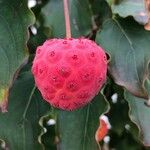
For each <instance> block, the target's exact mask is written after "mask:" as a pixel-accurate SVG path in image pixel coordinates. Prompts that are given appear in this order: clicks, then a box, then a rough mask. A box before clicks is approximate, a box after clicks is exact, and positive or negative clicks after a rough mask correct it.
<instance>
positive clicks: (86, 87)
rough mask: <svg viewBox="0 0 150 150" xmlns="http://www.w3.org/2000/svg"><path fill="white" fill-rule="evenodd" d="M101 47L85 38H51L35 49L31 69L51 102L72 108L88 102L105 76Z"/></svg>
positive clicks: (44, 94)
mask: <svg viewBox="0 0 150 150" xmlns="http://www.w3.org/2000/svg"><path fill="white" fill-rule="evenodd" d="M106 72H107V59H106V54H105V52H104V50H103V49H102V48H101V47H99V46H98V45H97V44H96V43H94V42H93V41H91V40H88V39H51V40H47V41H46V42H45V43H44V44H43V45H42V46H39V47H38V48H37V50H36V55H35V59H34V61H33V66H32V73H33V75H34V79H35V83H36V86H37V87H38V89H39V90H40V92H41V94H42V96H43V98H44V99H45V100H46V101H47V102H49V103H50V104H51V105H52V106H54V107H57V108H61V109H64V110H75V109H77V108H80V107H82V106H84V105H86V104H87V103H89V102H90V101H91V100H92V99H93V97H94V96H95V95H96V94H97V93H98V92H99V90H100V89H101V87H102V85H103V84H104V82H105V80H106Z"/></svg>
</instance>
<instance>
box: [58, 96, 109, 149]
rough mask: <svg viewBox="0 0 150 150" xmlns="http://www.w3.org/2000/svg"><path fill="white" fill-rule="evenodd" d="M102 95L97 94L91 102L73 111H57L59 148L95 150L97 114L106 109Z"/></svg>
mask: <svg viewBox="0 0 150 150" xmlns="http://www.w3.org/2000/svg"><path fill="white" fill-rule="evenodd" d="M107 108H108V107H107V104H106V101H105V100H104V97H103V96H102V95H101V94H99V95H98V96H96V97H95V98H94V100H93V101H92V103H90V104H88V105H87V106H85V107H84V108H81V109H79V110H76V111H73V112H66V111H59V112H58V127H59V134H60V145H59V148H60V149H61V150H96V149H98V147H97V143H96V140H95V132H96V130H97V128H98V126H99V116H100V115H101V114H102V113H104V112H105V111H106V109H107Z"/></svg>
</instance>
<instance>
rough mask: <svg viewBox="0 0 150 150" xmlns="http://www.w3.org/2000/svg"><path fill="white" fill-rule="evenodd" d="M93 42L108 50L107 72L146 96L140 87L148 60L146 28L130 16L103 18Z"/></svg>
mask: <svg viewBox="0 0 150 150" xmlns="http://www.w3.org/2000/svg"><path fill="white" fill-rule="evenodd" d="M96 40H97V42H98V43H99V44H101V46H102V47H103V48H104V49H105V50H106V52H108V53H109V55H110V58H111V61H110V63H109V68H108V69H109V72H110V73H111V75H112V76H113V78H114V80H115V82H116V83H117V84H119V85H121V86H124V87H125V88H126V89H127V90H129V91H130V92H131V93H132V94H134V95H136V96H139V97H143V98H148V93H147V90H146V89H145V87H144V82H145V79H146V78H147V77H148V64H149V61H150V50H149V47H150V32H148V31H145V30H144V28H143V26H141V25H139V24H138V23H136V22H135V21H134V20H133V19H132V18H126V19H114V20H112V19H110V20H107V21H106V22H104V24H103V28H102V30H101V32H99V33H98V34H97V38H96Z"/></svg>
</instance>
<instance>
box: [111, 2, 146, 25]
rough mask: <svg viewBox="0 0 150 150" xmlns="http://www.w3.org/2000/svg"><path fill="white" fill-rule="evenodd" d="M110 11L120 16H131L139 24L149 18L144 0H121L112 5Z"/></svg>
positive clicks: (144, 22)
mask: <svg viewBox="0 0 150 150" xmlns="http://www.w3.org/2000/svg"><path fill="white" fill-rule="evenodd" d="M112 11H113V13H115V14H119V15H120V16H121V17H127V16H133V17H134V19H135V20H136V21H137V22H139V23H141V24H146V23H147V22H148V19H149V16H148V12H147V9H146V7H145V0H122V1H120V2H118V3H117V4H116V5H115V4H114V5H112Z"/></svg>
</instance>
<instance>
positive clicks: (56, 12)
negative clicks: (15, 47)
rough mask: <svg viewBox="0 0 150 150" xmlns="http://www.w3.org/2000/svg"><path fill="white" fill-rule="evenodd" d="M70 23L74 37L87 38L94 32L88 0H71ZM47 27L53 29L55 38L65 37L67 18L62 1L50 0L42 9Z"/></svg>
mask: <svg viewBox="0 0 150 150" xmlns="http://www.w3.org/2000/svg"><path fill="white" fill-rule="evenodd" d="M69 9H70V21H71V30H72V36H73V37H79V36H86V35H88V34H89V33H90V32H91V30H92V22H91V16H92V13H91V9H90V7H89V2H88V0H82V1H79V0H70V1H69ZM41 15H42V17H43V18H44V21H45V26H46V27H49V28H51V29H52V32H53V36H54V37H57V38H64V37H65V32H66V29H65V18H64V11H63V1H62V0H49V1H48V2H47V4H46V5H45V6H44V7H43V8H42V11H41Z"/></svg>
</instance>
